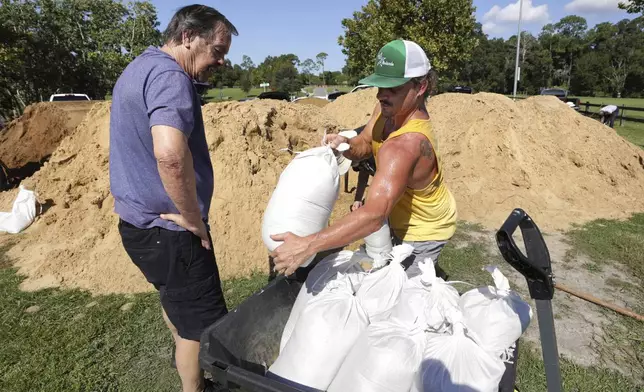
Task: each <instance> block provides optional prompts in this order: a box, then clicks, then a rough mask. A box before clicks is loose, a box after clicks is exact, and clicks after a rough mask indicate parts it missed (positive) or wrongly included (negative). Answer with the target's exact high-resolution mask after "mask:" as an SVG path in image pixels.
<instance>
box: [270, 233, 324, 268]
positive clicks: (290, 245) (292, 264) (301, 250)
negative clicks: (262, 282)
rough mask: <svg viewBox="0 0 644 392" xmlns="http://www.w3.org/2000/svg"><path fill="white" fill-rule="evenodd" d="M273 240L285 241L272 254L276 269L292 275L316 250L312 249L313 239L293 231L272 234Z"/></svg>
mask: <svg viewBox="0 0 644 392" xmlns="http://www.w3.org/2000/svg"><path fill="white" fill-rule="evenodd" d="M271 239H272V240H273V241H284V242H283V243H282V245H280V246H278V247H277V248H275V250H274V251H273V253H272V254H271V256H272V257H273V262H274V263H275V271H277V272H278V273H284V275H291V274H292V273H294V272H295V270H296V269H297V268H298V267H299V266H300V265H302V263H304V262H305V261H306V259H308V258H309V257H311V256H313V255H314V254H315V252H313V251H312V250H311V240H310V239H309V238H306V237H300V236H297V235H295V234H293V233H290V232H289V233H282V234H274V235H271Z"/></svg>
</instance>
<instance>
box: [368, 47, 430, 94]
mask: <svg viewBox="0 0 644 392" xmlns="http://www.w3.org/2000/svg"><path fill="white" fill-rule="evenodd" d="M430 69H432V66H431V65H430V64H429V59H428V58H427V55H426V54H425V51H424V50H423V48H421V47H420V46H419V45H418V44H417V43H415V42H412V41H406V40H402V39H397V40H395V41H391V42H389V43H388V44H387V45H385V46H383V47H382V49H380V52H378V57H376V67H375V72H374V73H373V74H371V75H370V76H367V77H366V78H364V79H362V80H360V84H366V85H368V86H374V87H380V88H392V87H398V86H401V85H403V84H405V83H407V82H409V81H410V80H411V79H412V78H416V77H419V76H424V75H426V74H427V72H429V70H430Z"/></svg>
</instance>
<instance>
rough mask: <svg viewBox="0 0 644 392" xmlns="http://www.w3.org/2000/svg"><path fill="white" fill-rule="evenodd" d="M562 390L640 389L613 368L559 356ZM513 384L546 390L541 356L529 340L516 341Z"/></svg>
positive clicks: (525, 390) (532, 391)
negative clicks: (586, 364)
mask: <svg viewBox="0 0 644 392" xmlns="http://www.w3.org/2000/svg"><path fill="white" fill-rule="evenodd" d="M559 365H560V369H561V379H562V384H563V385H562V388H563V389H562V390H564V391H570V392H573V391H578V392H635V391H640V389H638V387H637V386H636V385H635V384H634V383H633V382H632V381H630V380H629V379H627V378H625V377H624V376H622V375H621V374H620V373H617V372H615V371H612V370H607V369H602V368H597V367H594V366H593V367H583V366H579V365H576V364H574V363H573V362H571V361H569V360H566V359H562V360H560V361H559ZM517 366H518V368H517V382H516V385H517V387H518V388H519V390H520V391H521V392H543V391H546V373H545V368H544V366H543V357H542V356H541V354H540V353H539V352H538V351H537V350H536V347H535V345H534V344H533V343H532V342H528V341H526V340H521V341H520V342H519V360H518V363H517Z"/></svg>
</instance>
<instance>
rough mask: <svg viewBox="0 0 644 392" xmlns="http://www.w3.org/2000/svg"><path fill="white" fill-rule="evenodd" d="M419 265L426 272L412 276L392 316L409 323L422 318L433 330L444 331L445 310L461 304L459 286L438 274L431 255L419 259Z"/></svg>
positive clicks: (419, 320)
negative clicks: (453, 285)
mask: <svg viewBox="0 0 644 392" xmlns="http://www.w3.org/2000/svg"><path fill="white" fill-rule="evenodd" d="M418 267H419V268H420V270H421V271H422V274H421V275H419V276H417V277H414V278H412V279H410V282H409V284H407V285H406V286H405V288H404V289H403V293H402V294H401V300H400V303H399V304H398V305H397V306H396V307H395V308H394V310H393V311H392V314H391V317H393V318H396V319H398V320H399V321H401V322H406V323H410V322H413V321H416V322H420V323H422V324H424V325H426V326H427V327H428V328H429V329H430V330H432V331H441V330H442V329H443V328H444V327H445V315H444V311H445V310H446V309H447V310H449V309H451V308H458V300H459V294H458V290H456V289H455V288H454V287H452V286H451V284H450V283H455V282H445V280H443V279H442V278H439V277H437V276H436V269H435V267H434V262H433V261H432V259H431V258H426V259H425V260H423V261H421V262H419V263H418Z"/></svg>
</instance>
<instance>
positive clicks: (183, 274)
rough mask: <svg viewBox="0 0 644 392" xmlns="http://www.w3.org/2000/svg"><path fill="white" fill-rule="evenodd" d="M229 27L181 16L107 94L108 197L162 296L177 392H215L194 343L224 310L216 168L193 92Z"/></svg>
mask: <svg viewBox="0 0 644 392" xmlns="http://www.w3.org/2000/svg"><path fill="white" fill-rule="evenodd" d="M237 34H238V33H237V29H236V28H235V26H233V25H232V23H230V21H228V19H226V17H225V16H224V15H222V14H221V13H220V12H218V11H217V10H215V9H214V8H211V7H208V6H204V5H190V6H186V7H183V8H181V9H179V10H178V11H177V12H176V14H175V15H174V16H173V17H172V19H171V20H170V22H169V24H168V26H167V29H166V30H165V32H164V39H165V44H164V45H163V46H162V47H161V48H157V47H149V48H147V49H146V50H145V51H144V52H143V53H142V54H141V55H140V56H138V57H137V58H136V59H134V60H133V61H132V62H131V63H130V64H129V65H128V66H127V67H126V68H125V70H124V71H123V73H122V74H121V75H120V77H119V79H118V80H117V82H116V85H115V86H114V91H113V96H112V107H111V117H110V190H111V193H112V195H113V196H114V201H115V203H114V204H115V206H114V210H115V212H116V213H117V214H118V215H119V217H120V219H119V223H118V229H119V233H120V235H121V239H122V242H123V247H124V248H125V251H126V252H127V254H128V255H129V256H130V258H131V259H132V262H133V263H134V264H135V265H136V266H137V267H138V268H139V270H140V271H141V272H142V273H143V275H144V276H145V278H146V279H147V280H148V282H150V283H151V284H152V285H154V287H155V288H156V289H157V290H158V291H159V296H160V301H161V306H162V313H163V318H164V320H165V322H166V324H167V326H168V328H169V329H170V331H171V332H172V336H173V338H174V341H175V345H176V351H175V358H176V368H177V371H178V373H179V376H180V378H181V384H182V387H183V391H184V392H197V391H199V392H201V391H209V390H214V389H213V386H212V385H207V383H206V381H205V380H204V377H203V372H202V370H201V368H200V366H199V359H198V354H199V339H200V337H201V334H202V332H203V331H204V330H205V328H206V327H208V326H210V325H212V324H213V323H214V322H215V321H217V320H218V319H219V318H221V317H222V316H224V315H225V314H226V313H227V312H228V310H227V308H226V303H225V301H224V297H223V293H222V290H221V282H220V278H219V271H218V267H217V263H216V259H215V254H214V250H213V241H212V237H211V235H210V230H209V226H208V213H209V210H210V203H211V200H212V196H213V190H214V178H213V167H212V163H211V161H210V155H209V152H208V145H207V143H206V135H205V130H204V124H203V117H202V113H201V102H200V97H199V94H198V92H197V89H196V86H195V84H194V82H195V81H196V82H205V81H207V80H208V77H209V76H210V74H211V73H212V71H213V69H214V68H215V67H218V66H220V65H223V64H224V57H225V56H226V54H227V53H228V50H229V49H230V45H231V40H232V35H237Z"/></svg>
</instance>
